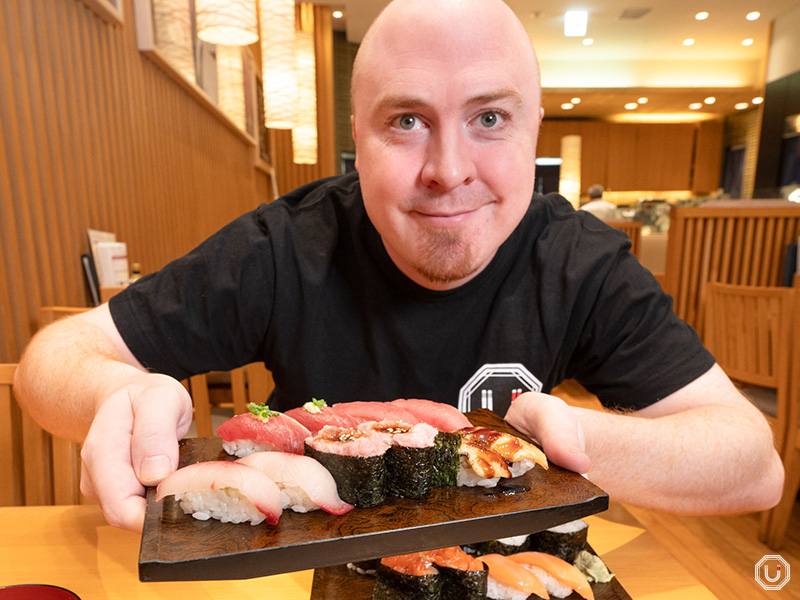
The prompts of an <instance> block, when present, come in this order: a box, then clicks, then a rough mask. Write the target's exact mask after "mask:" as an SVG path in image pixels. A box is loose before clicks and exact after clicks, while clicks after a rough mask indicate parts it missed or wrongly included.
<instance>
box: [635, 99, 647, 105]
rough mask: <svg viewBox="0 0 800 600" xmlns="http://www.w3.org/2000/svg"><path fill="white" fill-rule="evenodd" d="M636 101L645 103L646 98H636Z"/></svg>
mask: <svg viewBox="0 0 800 600" xmlns="http://www.w3.org/2000/svg"><path fill="white" fill-rule="evenodd" d="M637 102H638V103H639V104H647V98H639V99H638V100H637Z"/></svg>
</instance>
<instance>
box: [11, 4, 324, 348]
mask: <svg viewBox="0 0 800 600" xmlns="http://www.w3.org/2000/svg"><path fill="white" fill-rule="evenodd" d="M320 10H321V11H322V12H321V13H320V11H315V14H319V16H320V18H319V19H318V20H317V29H319V30H320V31H319V32H317V38H318V43H319V40H321V43H328V47H324V48H318V61H319V60H320V59H319V56H320V52H321V53H322V60H321V64H322V68H320V69H318V73H319V75H318V84H319V82H320V81H322V82H323V85H327V86H328V88H332V83H330V82H328V83H327V84H325V81H326V78H327V79H328V80H330V70H331V69H330V66H329V65H330V53H331V50H330V49H331V47H332V44H331V43H330V22H329V19H327V20H326V17H327V12H326V11H327V9H320ZM123 17H124V23H123V24H122V25H119V24H116V25H115V24H112V23H109V22H107V21H105V20H103V19H101V18H100V17H98V16H97V15H96V14H95V13H94V12H92V11H91V10H90V9H89V8H87V6H86V5H85V4H84V3H83V2H82V1H81V0H25V1H24V2H20V1H18V0H0V362H11V361H16V360H17V359H18V358H19V355H20V353H21V350H22V348H23V347H24V345H25V344H26V343H27V341H28V339H29V338H30V335H31V334H32V332H33V331H34V330H35V328H36V314H37V311H38V309H39V307H40V306H44V305H50V304H59V305H71V306H83V305H86V304H87V300H88V296H87V294H86V291H85V284H84V277H83V273H82V271H81V265H80V255H81V253H83V252H87V251H88V241H87V237H86V230H87V228H95V229H102V230H108V231H113V232H115V233H116V234H117V238H118V239H119V240H121V241H125V242H127V244H128V254H129V260H130V261H131V262H139V263H140V264H141V266H142V270H143V271H144V272H149V271H152V270H155V269H158V268H160V267H161V266H163V265H164V264H166V263H167V262H168V261H170V260H172V259H174V258H177V257H178V256H180V255H182V254H184V253H185V252H187V251H188V250H190V249H191V248H193V247H194V246H195V245H197V244H198V243H199V242H200V241H202V240H203V239H204V238H205V237H207V236H208V235H209V234H211V233H213V232H214V231H216V230H217V229H219V228H220V227H221V226H222V225H224V224H225V223H227V222H228V221H230V220H232V219H233V218H235V217H236V216H238V215H240V214H241V213H243V212H245V211H247V210H250V209H252V208H254V207H255V206H257V205H258V204H259V203H261V202H264V201H269V200H271V199H272V182H271V180H270V177H269V175H268V174H267V172H266V171H264V170H262V169H260V168H258V167H256V166H254V162H255V161H254V148H253V146H252V145H251V143H250V142H248V141H247V140H246V138H244V137H243V136H242V135H241V134H239V133H237V132H236V131H235V129H234V128H233V127H231V126H230V124H229V123H227V122H225V121H224V119H221V118H220V117H219V116H218V115H217V114H216V113H215V112H214V111H212V110H210V109H209V108H208V107H207V106H205V105H204V104H203V103H202V102H199V101H198V100H197V99H196V98H194V97H192V95H191V94H189V93H187V91H186V90H185V89H184V88H182V87H181V86H179V85H177V84H176V83H175V81H174V79H173V78H172V77H171V76H170V75H169V74H167V73H166V72H165V71H163V70H162V69H160V68H159V67H158V66H156V65H155V64H154V63H153V62H152V61H151V60H149V59H148V58H146V57H145V56H144V55H142V54H141V53H140V52H139V51H138V49H137V46H136V34H135V28H134V18H133V17H134V15H133V4H132V0H124V2H123ZM326 28H327V34H326V33H325V29H326ZM326 35H327V37H326ZM326 40H327V41H326ZM326 55H327V56H326ZM320 102H321V103H322V104H324V103H326V102H328V103H330V106H328V107H322V108H321V109H320V110H319V111H318V113H319V115H320V119H321V120H323V119H324V120H326V121H325V122H326V123H329V124H330V127H328V128H324V127H323V128H322V130H321V132H320V136H321V138H322V139H321V141H320V150H321V159H320V163H319V164H318V165H316V166H314V167H312V168H304V169H297V168H295V166H293V165H292V164H291V159H289V160H288V161H287V159H286V157H287V149H286V142H285V140H276V141H275V148H274V149H273V152H272V156H273V162H274V163H275V165H276V170H277V175H278V181H279V182H281V181H284V182H288V183H291V184H292V185H294V184H299V183H303V182H304V179H305V180H306V181H307V180H309V179H314V178H316V177H318V176H323V175H328V174H331V173H332V172H333V171H332V170H331V169H332V168H333V167H332V165H334V156H333V154H334V151H333V147H334V140H333V133H332V117H331V113H332V91H330V89H329V90H328V91H327V92H325V91H324V90H323V93H322V94H321V100H320ZM289 148H290V146H289ZM289 152H290V149H289ZM288 156H290V153H289V154H288Z"/></svg>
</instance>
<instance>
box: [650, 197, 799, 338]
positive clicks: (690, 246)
mask: <svg viewBox="0 0 800 600" xmlns="http://www.w3.org/2000/svg"><path fill="white" fill-rule="evenodd" d="M798 235H800V206H798V205H797V204H793V203H791V202H785V201H770V200H751V201H744V200H740V201H730V202H709V203H707V204H704V205H702V206H699V207H673V208H672V210H671V212H670V229H669V237H668V239H667V259H666V267H665V273H664V281H663V285H664V290H665V291H666V292H667V293H669V294H671V295H672V297H673V298H674V300H675V312H676V313H677V314H678V316H680V317H681V318H683V319H685V320H686V321H687V322H688V323H689V324H690V325H692V327H694V328H695V329H697V330H698V332H699V333H700V334H701V335H702V333H703V320H704V311H705V299H706V284H707V283H708V282H709V281H720V282H722V283H734V284H740V285H753V286H779V285H781V284H782V280H783V267H784V263H785V256H786V247H787V245H788V244H790V243H796V242H797V238H798Z"/></svg>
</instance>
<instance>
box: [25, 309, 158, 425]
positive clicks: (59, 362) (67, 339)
mask: <svg viewBox="0 0 800 600" xmlns="http://www.w3.org/2000/svg"><path fill="white" fill-rule="evenodd" d="M142 374H143V373H142V371H141V370H140V369H138V368H137V367H136V366H133V365H131V364H129V363H127V362H125V361H124V360H123V359H122V357H121V355H120V353H119V351H118V350H117V348H116V347H115V345H114V343H113V342H112V341H111V339H110V338H109V337H108V336H107V335H106V334H105V333H104V332H103V330H102V329H100V328H99V327H97V326H96V325H94V324H93V323H91V322H89V321H87V320H86V319H84V318H82V317H71V318H67V319H63V320H61V321H58V322H56V323H53V324H52V325H50V326H49V327H47V328H45V329H43V330H42V331H40V332H39V333H38V334H37V335H36V336H34V338H33V339H32V340H31V342H30V344H28V347H27V348H26V350H25V353H24V355H23V357H22V360H21V361H20V364H19V367H18V368H17V373H16V377H15V381H14V393H15V396H16V398H17V399H18V401H19V402H20V404H21V405H22V406H23V408H24V409H25V410H26V411H27V412H28V413H29V414H30V415H31V416H33V417H34V419H36V421H37V422H38V423H39V424H40V425H41V426H42V427H44V428H45V429H47V430H48V431H50V432H52V433H54V434H56V435H59V436H62V437H66V438H68V439H72V440H75V441H81V440H82V439H83V438H84V437H85V435H86V432H87V431H88V430H89V425H90V424H91V422H92V419H93V418H94V414H95V411H96V409H97V406H98V404H99V403H100V402H102V400H103V399H104V398H106V397H107V396H108V395H109V394H110V393H111V392H112V391H113V390H115V389H117V388H119V387H120V386H121V385H122V384H123V383H124V382H125V381H126V380H128V379H130V378H132V377H137V376H138V377H141V375H142Z"/></svg>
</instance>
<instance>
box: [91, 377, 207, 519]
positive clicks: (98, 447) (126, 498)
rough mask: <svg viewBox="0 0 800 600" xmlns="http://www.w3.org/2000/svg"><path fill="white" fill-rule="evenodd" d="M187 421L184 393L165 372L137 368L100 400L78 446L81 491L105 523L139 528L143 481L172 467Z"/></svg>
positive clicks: (157, 477)
mask: <svg viewBox="0 0 800 600" xmlns="http://www.w3.org/2000/svg"><path fill="white" fill-rule="evenodd" d="M191 421H192V401H191V398H190V397H189V394H188V393H187V391H186V389H185V388H184V387H183V386H182V385H181V384H180V382H178V381H177V380H175V379H173V378H171V377H168V376H166V375H157V374H149V373H145V372H142V373H141V374H140V375H139V376H138V377H135V378H133V380H132V381H131V380H129V381H127V382H126V383H125V385H123V386H122V387H120V388H118V389H117V390H116V391H114V392H112V393H111V394H110V395H109V397H108V398H107V399H106V400H105V401H103V403H102V404H101V405H100V407H99V408H98V409H97V413H96V415H95V418H94V420H93V421H92V424H91V427H90V428H89V433H88V435H87V436H86V439H85V440H84V442H83V448H82V450H81V459H82V466H81V492H82V493H83V494H84V495H85V496H87V497H89V498H94V499H96V500H97V501H98V502H99V504H100V506H101V508H102V509H103V515H104V516H105V518H106V520H107V521H108V522H109V524H111V525H114V526H116V527H121V528H123V529H128V530H131V531H136V532H141V530H142V525H143V524H144V510H145V492H146V488H145V486H150V485H156V484H157V483H158V482H159V481H161V480H162V479H163V478H164V477H166V476H167V475H169V474H170V473H172V472H173V471H174V470H175V469H176V468H177V466H178V440H180V439H181V438H183V436H184V435H185V434H186V432H187V431H188V430H189V425H190V424H191Z"/></svg>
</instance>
